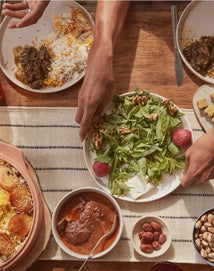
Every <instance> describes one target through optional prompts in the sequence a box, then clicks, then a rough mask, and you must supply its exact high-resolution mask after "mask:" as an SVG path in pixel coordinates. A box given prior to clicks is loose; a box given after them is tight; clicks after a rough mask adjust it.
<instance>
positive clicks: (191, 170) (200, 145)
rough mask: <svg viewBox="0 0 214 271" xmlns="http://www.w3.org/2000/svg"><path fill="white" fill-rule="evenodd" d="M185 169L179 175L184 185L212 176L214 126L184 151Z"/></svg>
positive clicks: (201, 181) (213, 171)
mask: <svg viewBox="0 0 214 271" xmlns="http://www.w3.org/2000/svg"><path fill="white" fill-rule="evenodd" d="M185 156H186V161H185V169H184V172H183V175H182V176H180V180H181V184H182V186H184V187H187V186H190V185H192V184H201V183H204V182H206V181H208V180H210V179H213V178H214V128H213V129H212V130H210V131H209V132H208V133H206V134H205V135H203V136H202V137H200V138H199V139H198V140H197V141H196V142H195V143H194V144H193V145H192V146H191V147H190V148H189V149H188V150H187V151H186V154H185Z"/></svg>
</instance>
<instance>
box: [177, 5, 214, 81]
mask: <svg viewBox="0 0 214 271" xmlns="http://www.w3.org/2000/svg"><path fill="white" fill-rule="evenodd" d="M213 10H214V2H213V1H195V0H194V1H191V2H190V3H189V4H188V5H187V7H186V8H185V9H184V11H183V12H182V14H181V16H180V18H179V21H178V25H177V31H176V42H177V46H178V50H179V53H180V56H181V58H182V60H183V63H184V64H185V65H186V67H187V68H188V69H189V70H190V71H191V72H192V73H193V74H194V75H196V76H197V77H198V78H200V79H201V80H203V81H204V82H206V83H209V84H214V78H210V77H207V76H202V75H201V74H200V73H198V72H196V71H195V70H194V69H193V68H192V66H191V65H190V63H189V62H188V61H187V60H186V58H185V56H184V55H183V48H184V47H185V46H186V45H188V44H189V43H190V42H192V41H194V40H199V39H200V38H201V37H202V36H213V35H214V29H213V24H214V16H213Z"/></svg>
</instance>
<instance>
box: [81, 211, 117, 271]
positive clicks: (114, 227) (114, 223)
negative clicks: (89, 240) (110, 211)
mask: <svg viewBox="0 0 214 271" xmlns="http://www.w3.org/2000/svg"><path fill="white" fill-rule="evenodd" d="M116 228H117V215H115V216H114V220H113V223H112V227H111V229H110V231H109V232H107V233H106V234H104V235H103V236H101V237H100V239H99V240H98V241H97V243H96V244H95V246H94V247H93V248H92V250H91V252H90V254H89V255H88V257H87V258H86V259H85V261H84V262H83V264H82V265H81V267H80V269H79V270H78V271H81V270H82V269H83V266H84V265H85V264H86V263H87V261H88V260H89V259H90V258H92V257H93V252H94V251H95V249H96V248H97V246H98V245H99V244H100V243H101V242H102V240H103V239H104V238H106V237H108V236H111V235H112V234H113V233H114V232H115V231H116Z"/></svg>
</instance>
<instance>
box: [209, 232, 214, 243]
mask: <svg viewBox="0 0 214 271" xmlns="http://www.w3.org/2000/svg"><path fill="white" fill-rule="evenodd" d="M213 240H214V234H212V233H211V232H209V233H208V235H207V241H208V242H211V241H213Z"/></svg>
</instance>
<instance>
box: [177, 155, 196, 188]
mask: <svg viewBox="0 0 214 271" xmlns="http://www.w3.org/2000/svg"><path fill="white" fill-rule="evenodd" d="M189 166H190V160H189V156H187V155H186V159H185V168H184V171H183V173H182V174H181V175H180V177H179V178H180V181H181V185H182V186H183V187H188V186H190V185H191V184H192V182H193V181H192V179H191V177H190V176H189V173H188V170H189Z"/></svg>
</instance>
